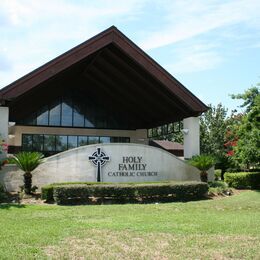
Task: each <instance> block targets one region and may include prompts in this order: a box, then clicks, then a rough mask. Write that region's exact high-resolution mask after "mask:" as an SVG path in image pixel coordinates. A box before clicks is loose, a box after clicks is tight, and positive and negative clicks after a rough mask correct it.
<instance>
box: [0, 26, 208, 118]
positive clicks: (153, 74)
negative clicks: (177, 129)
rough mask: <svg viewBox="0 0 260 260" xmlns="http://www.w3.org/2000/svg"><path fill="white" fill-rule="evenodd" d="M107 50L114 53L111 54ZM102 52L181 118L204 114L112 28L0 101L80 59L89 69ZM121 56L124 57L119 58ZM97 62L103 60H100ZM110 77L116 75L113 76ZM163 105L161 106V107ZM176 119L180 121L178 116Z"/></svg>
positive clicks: (18, 84)
mask: <svg viewBox="0 0 260 260" xmlns="http://www.w3.org/2000/svg"><path fill="white" fill-rule="evenodd" d="M111 48H112V49H114V50H115V51H114V52H113V51H111V50H112V49H111ZM106 49H107V50H106ZM103 50H105V52H106V54H107V55H108V56H109V55H110V58H111V59H112V58H113V60H115V61H117V62H118V64H120V62H121V63H122V59H125V64H123V65H125V66H127V64H126V63H127V62H128V63H129V62H130V63H131V62H132V63H133V64H136V69H135V65H133V64H132V65H131V66H129V67H128V69H127V68H126V73H127V71H129V73H131V72H132V73H136V76H137V77H139V78H140V80H143V81H147V82H146V83H147V84H148V85H149V84H150V85H152V80H153V81H154V82H155V83H156V84H157V85H156V86H155V85H154V86H153V88H157V90H156V91H158V92H161V93H162V94H164V95H165V97H166V96H167V98H168V99H172V101H173V102H175V103H176V106H178V108H179V109H180V110H182V111H184V110H187V113H184V114H183V115H182V118H184V117H188V116H198V115H200V114H201V113H202V112H204V111H206V110H207V106H206V105H205V104H204V103H203V102H201V101H200V100H199V99H198V98H197V97H196V96H194V95H193V94H192V93H191V92H190V91H189V90H188V89H187V88H185V87H184V86H183V85H182V84H181V83H180V82H179V81H178V80H176V79H175V78H174V77H173V76H172V75H171V74H169V73H168V72H167V71H166V70H165V69H163V68H162V67H161V66H160V65H159V64H158V63H157V62H156V61H154V60H153V59H152V58H151V57H150V56H149V55H147V54H146V53H145V52H144V51H142V50H141V49H140V48H139V47H138V46H137V45H136V44H134V43H133V42H132V41H131V40H130V39H128V38H127V37H126V36H125V35H124V34H123V33H121V32H120V31H119V30H118V29H117V28H116V27H114V26H112V27H110V28H108V29H106V30H105V31H103V32H101V33H99V34H98V35H96V36H94V37H92V38H91V39H89V40H87V41H85V42H83V43H82V44H80V45H78V46H76V47H74V48H73V49H71V50H69V51H67V52H65V53H64V54H62V55H60V56H58V57H57V58H55V59H53V60H51V61H50V62H48V63H46V64H44V65H43V66H41V67H39V68H38V69H36V70H34V71H32V72H31V73H29V74H27V75H25V76H23V77H22V78H20V79H18V80H16V81H15V82H13V83H11V84H10V85H8V86H6V87H5V88H3V89H1V90H0V101H1V100H2V101H3V100H5V101H7V103H8V102H12V101H13V100H16V99H17V98H20V97H21V96H23V95H25V94H26V93H28V92H30V91H32V90H33V89H34V88H37V87H38V86H39V85H41V84H43V83H44V82H46V81H48V80H49V79H51V78H54V77H56V76H57V75H59V74H61V73H62V72H64V71H66V70H67V69H69V68H70V67H73V66H74V65H76V64H78V63H80V62H82V61H83V60H84V59H85V60H86V59H87V58H88V57H92V58H91V59H92V60H91V61H90V62H89V64H90V65H88V66H91V64H92V63H95V59H97V56H98V55H99V54H98V55H96V54H97V53H101V52H103ZM117 52H118V53H119V52H120V53H121V57H117V54H116V53H117ZM122 55H123V56H124V57H123V58H122ZM93 57H94V58H93ZM100 59H104V58H103V57H100ZM104 62H106V61H104ZM137 67H138V68H137ZM137 73H138V75H137ZM114 74H115V75H116V74H117V73H114ZM144 74H146V75H148V76H149V78H151V79H150V82H148V80H147V76H144ZM116 76H117V75H116ZM89 77H91V75H90V76H89ZM97 84H98V83H97ZM140 87H141V86H140ZM148 92H149V91H148ZM147 95H149V93H147ZM154 98H155V99H160V95H158V96H154ZM162 101H163V100H162ZM140 102H141V100H140ZM177 103H178V104H177ZM180 104H181V105H180ZM163 105H164V104H163V103H162V106H163ZM181 106H183V107H181ZM169 109H170V107H169ZM171 109H172V108H171ZM173 113H174V111H173ZM176 119H177V118H176ZM178 119H180V115H179V116H178ZM169 120H170V118H168V119H166V118H165V120H162V121H161V122H166V121H169ZM173 120H174V118H173Z"/></svg>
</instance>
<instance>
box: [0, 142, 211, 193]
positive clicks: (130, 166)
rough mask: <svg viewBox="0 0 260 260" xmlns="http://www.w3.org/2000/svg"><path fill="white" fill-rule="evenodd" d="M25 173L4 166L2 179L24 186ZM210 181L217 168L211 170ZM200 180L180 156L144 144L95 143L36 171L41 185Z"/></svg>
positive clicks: (51, 160)
mask: <svg viewBox="0 0 260 260" xmlns="http://www.w3.org/2000/svg"><path fill="white" fill-rule="evenodd" d="M22 174H23V173H22V172H21V171H20V170H18V169H17V167H16V166H14V165H7V166H4V167H3V169H2V170H1V171H0V182H1V183H4V185H5V186H6V188H7V190H8V191H18V190H19V189H20V188H19V186H21V185H23V178H22ZM208 174H209V181H212V180H213V178H214V170H213V169H211V170H210V171H209V173H208ZM167 180H171V181H192V180H194V181H199V180H200V175H199V171H198V170H197V169H196V168H194V167H193V166H190V165H188V164H187V163H186V162H185V161H183V160H181V159H179V158H177V157H176V156H174V155H172V154H170V153H168V152H166V151H164V150H162V149H160V148H156V147H152V146H148V145H140V144H131V143H130V144H116V143H113V144H95V145H87V146H82V147H78V148H75V149H72V150H68V151H66V152H62V153H59V154H57V155H54V156H51V157H48V158H46V159H45V160H44V162H43V163H42V164H41V165H40V166H39V167H38V168H37V169H36V170H35V171H34V172H33V185H36V186H38V187H39V188H40V187H42V186H44V185H46V184H51V183H58V182H96V181H101V182H155V181H167Z"/></svg>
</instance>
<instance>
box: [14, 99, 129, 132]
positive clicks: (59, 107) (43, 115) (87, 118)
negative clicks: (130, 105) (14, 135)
mask: <svg viewBox="0 0 260 260" xmlns="http://www.w3.org/2000/svg"><path fill="white" fill-rule="evenodd" d="M75 100H77V101H75ZM75 100H73V99H72V98H68V97H63V98H60V99H58V100H55V101H54V102H51V103H50V104H48V105H45V106H44V107H42V108H40V109H39V110H38V111H35V112H34V113H33V114H32V115H29V116H28V117H27V118H25V119H23V120H21V121H20V122H18V123H20V124H25V125H38V126H63V127H85V128H104V129H106V128H109V129H113V128H114V129H131V127H130V126H129V124H128V122H127V119H123V120H119V119H118V118H117V115H114V114H112V115H111V113H109V112H108V110H107V109H105V108H103V107H99V106H98V105H97V104H95V103H94V102H93V101H90V100H81V101H80V99H75Z"/></svg>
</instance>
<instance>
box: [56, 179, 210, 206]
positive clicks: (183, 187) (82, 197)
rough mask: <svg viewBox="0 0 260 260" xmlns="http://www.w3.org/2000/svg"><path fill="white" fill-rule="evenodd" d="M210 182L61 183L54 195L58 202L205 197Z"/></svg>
mask: <svg viewBox="0 0 260 260" xmlns="http://www.w3.org/2000/svg"><path fill="white" fill-rule="evenodd" d="M207 191H208V185H207V184H206V183H201V182H190V183H179V184H176V183H173V184H171V183H160V184H159V183H158V184H109V185H100V184H99V185H84V184H78V185H60V186H54V188H53V197H54V200H55V202H56V203H57V204H60V205H64V204H65V205H66V204H80V203H90V202H91V201H93V200H92V198H95V201H97V202H104V201H107V200H109V201H114V202H116V201H117V202H132V201H140V202H145V201H154V200H157V201H175V200H179V201H180V200H192V199H198V198H202V197H203V196H204V195H205V194H206V193H207Z"/></svg>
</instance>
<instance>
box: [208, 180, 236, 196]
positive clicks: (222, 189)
mask: <svg viewBox="0 0 260 260" xmlns="http://www.w3.org/2000/svg"><path fill="white" fill-rule="evenodd" d="M216 194H217V195H231V194H232V190H231V189H230V188H229V187H228V185H227V183H225V182H223V181H213V182H209V195H210V196H211V195H216Z"/></svg>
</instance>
